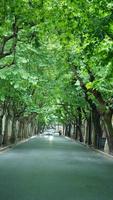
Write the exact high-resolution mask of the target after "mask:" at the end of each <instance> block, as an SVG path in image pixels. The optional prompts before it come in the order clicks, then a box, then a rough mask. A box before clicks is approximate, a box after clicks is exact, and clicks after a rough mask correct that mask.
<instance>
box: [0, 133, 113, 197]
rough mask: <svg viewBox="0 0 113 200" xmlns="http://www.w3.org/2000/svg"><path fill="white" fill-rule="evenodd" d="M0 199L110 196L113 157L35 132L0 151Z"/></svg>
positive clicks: (112, 195) (112, 177) (56, 137)
mask: <svg viewBox="0 0 113 200" xmlns="http://www.w3.org/2000/svg"><path fill="white" fill-rule="evenodd" d="M0 200H113V159H112V158H109V157H106V156H103V155H101V154H100V153H97V152H95V151H92V150H90V149H88V148H87V147H85V146H83V145H81V144H78V143H76V142H75V141H73V140H71V139H66V138H64V137H62V136H61V137H58V136H54V137H53V136H38V137H36V138H33V139H31V140H29V141H28V142H25V143H22V144H20V145H17V146H16V147H15V148H13V149H11V150H9V151H6V152H3V153H0Z"/></svg>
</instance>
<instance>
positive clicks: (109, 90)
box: [0, 0, 113, 152]
mask: <svg viewBox="0 0 113 200" xmlns="http://www.w3.org/2000/svg"><path fill="white" fill-rule="evenodd" d="M112 53H113V3H112V1H111V0H108V1H105V0H103V1H99V2H98V1H97V0H93V1H90V0H85V1H84V0H80V1H75V2H73V1H68V0H57V1H54V0H45V1H43V0H15V1H10V0H7V1H4V0H2V1H1V2H0V85H1V87H0V134H3V144H8V143H9V140H10V141H11V142H15V141H16V138H17V137H18V138H20V139H22V138H26V137H28V136H30V135H31V134H35V133H37V132H40V130H42V129H43V128H44V126H45V125H47V124H49V123H54V122H56V121H57V122H58V121H59V123H62V124H63V125H64V130H65V134H66V135H68V136H70V134H71V132H72V131H71V129H72V127H73V134H74V137H75V139H79V140H80V141H83V140H84V142H85V143H88V144H89V145H93V146H94V147H96V148H100V143H101V140H102V137H103V133H104V134H106V138H107V142H108V146H109V150H110V152H113V125H112V116H113V57H112ZM3 120H4V121H5V126H4V127H3ZM9 126H10V127H11V129H12V130H11V131H10V132H11V133H10V136H9V133H8V132H9ZM17 127H18V128H17ZM83 127H84V128H83ZM84 132H85V136H84Z"/></svg>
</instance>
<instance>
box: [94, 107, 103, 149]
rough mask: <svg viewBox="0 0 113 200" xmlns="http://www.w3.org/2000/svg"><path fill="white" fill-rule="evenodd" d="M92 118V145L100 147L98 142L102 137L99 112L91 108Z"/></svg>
mask: <svg viewBox="0 0 113 200" xmlns="http://www.w3.org/2000/svg"><path fill="white" fill-rule="evenodd" d="M92 120H93V125H94V138H93V145H94V147H96V148H98V149H99V148H100V142H101V139H102V128H101V124H100V114H99V112H98V111H97V110H96V109H92Z"/></svg>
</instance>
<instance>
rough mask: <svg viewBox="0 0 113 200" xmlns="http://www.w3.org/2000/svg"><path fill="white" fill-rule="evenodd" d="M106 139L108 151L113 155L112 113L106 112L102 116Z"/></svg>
mask: <svg viewBox="0 0 113 200" xmlns="http://www.w3.org/2000/svg"><path fill="white" fill-rule="evenodd" d="M104 121H105V127H106V137H107V141H108V146H109V151H110V153H113V126H112V112H110V111H109V112H106V113H105V115H104Z"/></svg>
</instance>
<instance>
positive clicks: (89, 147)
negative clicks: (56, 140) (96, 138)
mask: <svg viewBox="0 0 113 200" xmlns="http://www.w3.org/2000/svg"><path fill="white" fill-rule="evenodd" d="M65 138H66V139H68V140H72V141H74V142H76V143H78V144H80V145H83V146H84V147H86V148H88V149H91V150H92V151H95V152H98V153H100V154H102V155H104V156H106V157H109V158H112V159H113V155H111V154H108V153H106V152H104V151H101V150H99V149H95V148H94V147H91V146H88V145H87V144H84V143H82V142H79V141H76V140H74V139H73V138H69V137H67V136H65Z"/></svg>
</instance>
